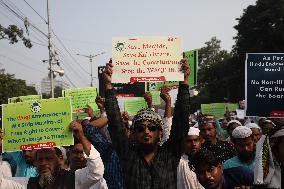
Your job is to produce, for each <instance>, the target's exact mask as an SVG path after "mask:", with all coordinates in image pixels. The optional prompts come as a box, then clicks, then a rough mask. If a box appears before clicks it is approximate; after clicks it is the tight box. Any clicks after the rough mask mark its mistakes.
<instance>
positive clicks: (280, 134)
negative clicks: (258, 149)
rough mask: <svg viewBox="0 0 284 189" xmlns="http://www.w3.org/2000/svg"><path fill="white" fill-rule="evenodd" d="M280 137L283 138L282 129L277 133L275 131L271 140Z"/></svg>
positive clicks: (283, 131) (283, 130)
mask: <svg viewBox="0 0 284 189" xmlns="http://www.w3.org/2000/svg"><path fill="white" fill-rule="evenodd" d="M280 136H284V129H280V130H279V131H276V132H275V133H274V135H272V136H271V138H276V137H280Z"/></svg>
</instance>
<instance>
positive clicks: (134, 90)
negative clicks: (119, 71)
mask: <svg viewBox="0 0 284 189" xmlns="http://www.w3.org/2000/svg"><path fill="white" fill-rule="evenodd" d="M104 69H105V66H99V67H98V78H99V95H100V96H102V97H104V96H105V82H104V79H103V71H104ZM113 88H114V89H115V94H116V96H121V97H142V96H143V95H144V93H145V83H141V82H135V83H114V84H113Z"/></svg>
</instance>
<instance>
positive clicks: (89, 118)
mask: <svg viewBox="0 0 284 189" xmlns="http://www.w3.org/2000/svg"><path fill="white" fill-rule="evenodd" d="M85 119H87V120H89V121H90V120H91V117H85V118H84V119H83V120H85Z"/></svg>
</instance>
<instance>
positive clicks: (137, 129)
mask: <svg viewBox="0 0 284 189" xmlns="http://www.w3.org/2000/svg"><path fill="white" fill-rule="evenodd" d="M146 127H147V128H148V130H149V131H151V132H155V131H157V129H158V126H157V125H156V124H154V123H150V124H149V125H143V124H137V125H136V126H135V127H134V131H135V132H138V133H141V132H144V131H145V130H146Z"/></svg>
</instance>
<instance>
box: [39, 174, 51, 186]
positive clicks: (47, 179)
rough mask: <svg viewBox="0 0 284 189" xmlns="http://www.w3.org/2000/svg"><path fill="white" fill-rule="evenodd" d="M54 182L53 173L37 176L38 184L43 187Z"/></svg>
mask: <svg viewBox="0 0 284 189" xmlns="http://www.w3.org/2000/svg"><path fill="white" fill-rule="evenodd" d="M54 182H55V177H54V176H53V175H48V176H42V175H41V176H40V177H39V181H38V183H39V185H40V186H41V187H42V188H44V187H46V186H50V185H52V184H53V183H54Z"/></svg>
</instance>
